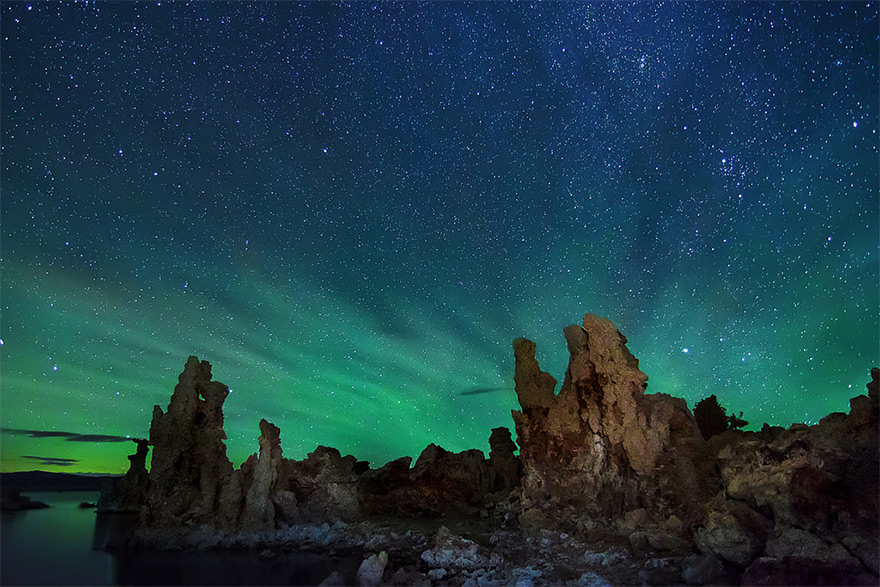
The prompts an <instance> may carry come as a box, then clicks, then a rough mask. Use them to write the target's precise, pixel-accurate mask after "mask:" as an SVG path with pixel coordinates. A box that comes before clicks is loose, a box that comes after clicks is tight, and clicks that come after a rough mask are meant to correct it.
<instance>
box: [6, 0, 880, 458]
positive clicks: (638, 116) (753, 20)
mask: <svg viewBox="0 0 880 587" xmlns="http://www.w3.org/2000/svg"><path fill="white" fill-rule="evenodd" d="M877 7H878V4H877V3H875V2H871V3H864V2H862V3H852V2H846V3H814V2H809V3H797V2H786V3H780V4H772V3H764V2H761V3H751V2H735V3H734V2H731V3H709V2H705V3H701V2H688V3H674V2H673V3H665V4H660V3H649V2H639V3H635V4H625V3H608V4H603V3H582V2H577V3H566V2H553V3H543V4H529V3H459V2H456V3H440V2H431V3H409V2H408V3H366V2H364V3H354V4H335V3H324V2H322V3H310V4H293V3H280V4H270V3H258V4H246V3H238V2H232V3H219V2H198V3H192V4H187V3H182V2H162V3H157V2H152V3H137V2H124V3H123V2H119V3H116V2H106V3H94V2H89V3H36V2H35V3H26V2H16V3H5V4H4V5H3V6H2V21H0V25H2V70H0V82H2V102H0V114H2V202H0V204H2V237H3V240H2V269H3V271H2V324H0V331H2V340H3V345H2V346H0V352H2V361H3V362H2V367H3V383H2V396H0V397H2V408H3V409H2V416H0V417H2V425H3V426H4V427H5V428H11V429H26V430H62V431H69V432H71V433H73V434H106V435H120V436H124V435H133V436H138V435H140V436H144V435H146V432H147V429H148V426H149V419H150V413H151V411H152V406H153V404H156V403H158V404H162V405H163V406H164V405H165V404H167V401H168V397H169V396H170V393H171V390H172V388H173V385H174V383H175V381H176V375H177V373H178V372H179V371H180V370H181V369H182V366H183V364H184V362H185V360H186V358H187V356H188V355H190V354H197V355H199V356H200V358H203V359H207V360H210V361H211V362H212V363H213V364H214V366H215V369H214V372H215V376H216V378H217V379H219V380H221V381H223V382H225V383H227V384H228V385H230V387H232V388H233V394H232V395H231V396H230V399H229V400H228V401H227V405H226V413H227V422H228V425H227V430H228V433H229V436H230V440H229V445H230V452H231V454H232V456H233V458H234V459H236V460H240V459H243V458H244V457H245V456H246V455H247V454H249V453H250V452H253V451H255V450H256V448H257V447H256V441H255V438H256V436H258V434H259V429H258V426H257V423H258V421H259V419H260V418H261V417H265V418H267V419H269V420H270V421H272V422H274V423H276V424H278V425H280V426H281V429H282V443H283V446H284V448H285V450H286V451H287V452H286V454H287V455H288V456H294V457H301V456H303V455H304V454H305V452H307V451H310V450H312V449H314V446H315V445H316V444H317V443H322V444H330V445H334V446H337V447H338V448H340V449H341V450H343V452H353V453H354V454H356V455H357V456H359V457H361V458H368V459H371V460H373V461H374V462H382V461H384V460H388V459H390V458H394V457H397V456H400V455H403V454H415V453H417V452H418V451H420V450H421V449H422V448H423V447H424V446H425V445H426V444H427V443H428V442H437V443H439V444H441V445H443V446H445V447H446V448H449V449H453V450H461V449H464V448H469V447H473V446H477V447H481V448H485V446H484V445H485V444H486V439H487V438H488V435H489V429H490V428H491V427H493V426H500V425H506V426H511V424H512V422H511V421H510V416H509V410H510V409H511V408H515V407H516V402H515V396H514V394H513V391H512V389H507V390H505V389H502V388H505V387H511V388H512V372H513V366H512V350H511V346H510V343H511V340H512V339H513V338H515V337H517V336H526V337H528V338H531V339H533V340H535V341H536V342H537V343H538V354H539V358H540V359H541V360H542V361H543V362H542V365H543V367H544V368H545V370H551V371H552V372H553V373H554V375H556V376H557V378H558V379H560V380H561V379H562V376H563V374H564V368H565V364H566V361H567V355H566V352H565V344H564V340H563V339H562V332H561V330H562V328H563V327H564V326H565V325H567V324H569V323H574V322H579V321H580V319H581V318H582V316H583V314H584V313H585V312H588V311H589V312H594V313H597V314H600V315H603V316H606V317H608V318H610V319H611V320H612V321H614V322H615V324H617V326H618V327H619V328H620V329H621V331H622V332H623V333H624V334H625V335H626V336H627V337H628V338H629V339H630V349H631V350H632V351H633V352H634V354H635V355H636V356H637V357H639V358H640V359H641V367H642V370H644V371H645V372H646V373H647V374H648V375H649V377H650V384H649V388H648V390H649V391H651V392H665V393H670V394H673V395H678V396H682V397H684V398H685V399H687V400H688V403H689V405H691V406H693V404H694V403H695V402H696V401H698V400H699V399H701V398H703V397H706V396H708V395H709V394H712V393H714V394H716V395H717V396H718V397H719V399H720V401H721V403H722V404H723V405H725V406H727V407H728V408H730V409H731V410H733V411H736V412H738V411H740V410H742V411H743V412H744V417H745V418H746V419H748V420H750V421H752V423H753V424H757V425H760V424H761V423H762V422H765V421H767V422H770V423H773V424H782V425H787V424H789V423H791V422H793V421H817V420H818V419H819V418H821V417H822V416H824V415H825V414H827V413H828V412H830V411H835V410H847V409H848V404H847V400H848V398H849V397H851V396H853V395H856V394H858V393H861V392H862V391H863V390H864V384H865V382H866V381H867V380H868V371H869V368H870V367H871V366H872V365H876V364H877V362H878V355H880V350H878V331H880V324H878V308H880V300H878V189H877V188H878V137H877V128H878V124H877V106H878V89H877V88H878V78H877V67H878V35H877V31H878V18H877V15H878V12H877ZM476 389H483V390H485V389H494V390H495V391H487V392H485V393H478V394H468V393H466V392H468V391H473V390H476ZM462 394H464V395H462ZM130 450H131V447H129V446H127V443H124V445H116V444H112V445H111V444H107V443H104V444H102V445H99V446H96V447H93V446H91V445H88V444H87V443H69V442H68V443H65V442H63V441H61V440H59V439H58V438H52V437H49V438H42V439H34V438H30V437H23V436H21V435H15V434H8V435H7V437H5V438H4V442H3V445H2V464H0V468H2V469H3V470H13V469H17V468H28V467H29V466H30V465H28V463H27V461H26V460H23V459H22V457H23V456H51V457H61V458H70V459H78V460H79V462H78V463H77V464H76V465H74V467H77V468H80V469H83V470H116V469H118V468H122V467H124V465H125V464H126V461H125V459H124V458H122V456H121V455H123V454H125V453H126V452H128V451H130ZM120 459H121V461H119V460H120Z"/></svg>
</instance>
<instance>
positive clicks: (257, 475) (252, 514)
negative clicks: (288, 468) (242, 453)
mask: <svg viewBox="0 0 880 587" xmlns="http://www.w3.org/2000/svg"><path fill="white" fill-rule="evenodd" d="M259 443H260V456H259V457H258V458H256V459H254V457H251V459H249V460H248V461H247V462H248V463H249V464H250V467H249V468H250V474H249V475H247V477H248V480H249V483H248V489H247V493H246V495H245V502H244V512H242V520H241V527H242V529H244V530H250V531H255V530H271V529H273V528H274V527H275V505H274V504H273V503H272V490H273V488H274V487H275V481H276V479H278V466H279V465H280V464H281V459H282V456H281V430H280V429H279V428H278V426H275V425H274V424H270V423H269V422H267V421H266V420H260V438H259ZM242 469H244V467H242Z"/></svg>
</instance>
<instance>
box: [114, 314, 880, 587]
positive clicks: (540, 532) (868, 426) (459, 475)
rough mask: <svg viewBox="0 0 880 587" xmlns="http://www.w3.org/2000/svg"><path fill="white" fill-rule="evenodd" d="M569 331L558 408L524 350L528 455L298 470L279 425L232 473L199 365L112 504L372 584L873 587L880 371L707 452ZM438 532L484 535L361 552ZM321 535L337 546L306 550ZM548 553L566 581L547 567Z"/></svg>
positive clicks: (612, 343)
mask: <svg viewBox="0 0 880 587" xmlns="http://www.w3.org/2000/svg"><path fill="white" fill-rule="evenodd" d="M564 334H565V338H566V340H567V342H568V349H569V353H570V359H569V365H568V369H567V371H566V374H565V379H564V381H563V384H562V387H561V389H560V390H559V393H558V394H557V393H556V383H557V382H556V380H555V379H554V378H553V377H552V376H550V375H549V374H548V373H545V372H542V371H541V370H540V366H539V365H538V362H537V360H536V359H535V344H534V343H533V342H531V341H528V340H526V339H517V340H516V341H514V355H515V359H516V370H515V376H514V380H515V383H516V394H517V397H518V399H519V403H520V406H521V409H520V410H518V411H514V412H513V420H514V424H515V428H516V436H517V443H516V444H514V442H513V441H512V440H511V437H510V433H509V432H508V430H507V429H505V428H497V429H494V430H492V434H491V437H490V439H489V442H490V446H491V452H490V454H489V457H488V458H486V457H485V455H484V454H483V453H482V452H481V451H478V450H469V451H464V452H461V453H451V452H448V451H446V450H444V449H442V448H440V447H438V446H435V445H430V446H428V448H426V449H425V450H424V452H422V454H421V455H420V456H419V458H418V459H417V460H416V461H415V464H413V463H412V459H411V458H410V457H403V458H401V459H397V460H394V461H391V462H389V463H387V464H386V465H385V466H383V467H381V468H378V469H371V468H370V467H369V465H368V463H365V462H363V461H358V460H357V459H356V458H355V457H353V456H344V457H343V456H342V455H341V454H340V453H339V451H337V450H336V449H333V448H328V447H320V446H319V447H318V448H317V449H316V450H315V451H314V452H312V453H310V454H309V455H308V457H307V458H306V459H304V460H300V461H296V460H291V459H286V458H284V456H283V453H282V449H281V433H280V430H279V429H278V427H276V426H274V425H273V424H271V423H269V422H267V421H266V420H263V421H261V422H260V436H259V452H258V453H257V454H254V455H252V456H251V457H250V458H248V459H247V461H246V462H245V463H243V464H242V466H241V467H240V468H238V469H236V468H234V467H233V465H232V463H231V462H230V461H229V459H228V457H227V456H226V446H225V444H224V439H225V434H224V432H223V411H222V407H223V403H224V401H225V399H226V397H227V395H228V389H227V388H226V386H225V385H223V384H221V383H218V382H215V381H212V378H211V368H210V365H209V364H208V363H207V362H205V361H199V360H198V359H197V358H195V357H190V359H189V360H188V361H187V364H186V367H185V369H184V372H183V373H182V374H181V376H180V382H179V383H178V385H177V386H176V387H175V390H174V394H173V395H172V398H171V403H170V404H169V406H168V408H167V410H166V411H163V410H162V409H161V408H159V407H158V406H157V407H156V408H155V410H154V413H153V422H152V425H151V427H150V438H149V441H148V442H143V443H141V444H139V445H138V452H137V454H136V455H134V456H133V457H130V458H131V460H132V466H131V470H130V471H129V474H127V475H126V476H125V477H124V478H122V479H120V480H117V481H116V482H115V484H114V486H113V487H108V488H107V491H105V494H104V495H102V500H101V502H100V503H99V509H102V510H103V511H113V510H117V511H136V512H137V513H138V516H139V521H138V532H137V534H136V539H137V540H138V541H140V543H149V544H152V545H154V546H155V545H162V544H170V543H172V542H174V544H178V545H179V544H180V537H181V536H189V541H188V542H185V543H186V544H189V545H201V546H206V545H207V546H211V547H230V546H242V545H248V546H256V545H273V544H274V545H276V546H277V545H283V544H298V545H300V546H304V545H305V546H308V545H309V544H311V545H312V546H313V547H316V548H329V547H330V546H332V545H334V544H335V545H337V546H335V547H334V548H337V547H339V548H346V547H354V546H355V545H359V546H360V548H361V552H364V553H365V554H366V553H368V552H369V556H368V557H367V558H366V559H365V560H364V564H363V565H362V569H361V572H360V573H359V574H358V577H357V580H358V581H359V582H360V583H361V584H365V585H366V584H370V585H375V584H380V583H389V584H431V583H433V584H438V583H439V584H448V583H451V584H463V583H469V584H474V585H483V584H486V585H489V584H509V583H510V582H514V583H522V584H529V583H533V584H534V583H548V582H554V583H567V584H580V585H587V584H591V585H599V584H604V582H606V579H605V578H603V577H610V578H611V580H613V581H614V582H615V583H621V584H630V583H641V584H668V583H681V582H684V583H687V584H689V585H703V584H736V583H738V582H742V583H744V584H752V585H771V584H853V585H859V584H867V585H876V584H877V583H878V577H880V564H878V561H880V541H878V528H880V514H878V511H880V503H878V499H880V498H878V496H880V470H878V469H880V460H878V453H880V449H878V410H880V400H878V378H880V371H878V370H877V369H873V370H872V372H871V375H872V378H873V380H872V382H871V383H869V384H868V395H863V396H858V397H856V398H854V399H853V400H851V402H850V405H851V409H850V412H849V414H842V413H841V414H831V415H830V416H828V417H826V418H824V419H823V420H822V421H821V422H820V423H819V424H817V425H815V426H806V425H801V424H796V425H793V426H791V427H790V428H788V429H787V430H784V429H782V428H770V427H767V426H765V427H764V429H763V430H761V431H760V432H743V431H736V430H731V431H728V432H725V433H723V434H721V435H718V436H714V437H711V438H709V439H708V440H706V439H704V438H703V436H702V434H701V433H700V430H699V428H698V426H697V424H696V421H695V420H694V416H693V414H692V413H691V411H690V410H689V409H688V407H687V405H686V403H685V402H684V400H682V399H679V398H674V397H671V396H668V395H665V394H645V389H646V386H647V379H648V378H647V376H646V375H645V374H644V373H643V372H642V371H641V370H639V365H638V360H637V359H636V358H635V357H633V356H632V354H631V353H630V352H629V350H628V349H627V347H626V339H625V338H624V337H623V335H621V334H620V332H619V331H618V330H617V328H616V327H615V326H614V325H613V324H612V323H611V322H610V321H608V320H606V319H603V318H600V317H597V316H594V315H592V314H587V315H586V316H585V318H584V321H583V324H582V325H572V326H569V327H567V328H566V329H565V330H564ZM148 444H149V445H150V446H152V451H153V455H152V465H151V469H150V471H149V473H147V472H146V466H145V463H146V456H147V450H148ZM517 444H518V446H519V455H518V456H517V455H516V454H515V451H516V448H517ZM440 517H443V519H444V520H445V519H465V520H470V521H471V522H470V523H471V526H470V528H471V535H470V538H464V537H463V536H459V535H455V534H452V533H451V532H450V531H449V530H448V529H446V528H440V529H439V530H438V531H437V532H436V535H435V536H434V539H433V543H429V542H428V541H427V539H425V538H424V536H421V535H418V536H420V538H418V539H416V538H413V537H414V536H416V534H413V533H412V532H410V531H406V532H405V531H404V530H403V529H402V527H398V528H397V530H396V531H394V532H391V533H390V535H392V536H395V537H396V539H389V540H388V541H387V542H382V540H379V539H375V536H376V533H375V532H373V536H374V538H364V536H365V534H364V532H366V535H369V534H370V532H367V531H364V530H363V529H364V528H366V527H369V524H370V523H377V521H378V522H381V521H383V520H384V521H388V520H400V519H410V520H413V519H414V518H421V519H422V520H425V519H439V518H440ZM403 524H404V526H405V525H406V523H405V522H404V523H403ZM414 525H415V524H414ZM316 529H326V530H327V531H326V532H323V530H321V531H319V532H318V533H319V534H320V535H322V536H331V538H327V539H326V540H325V541H323V542H321V541H319V542H317V543H315V542H314V541H310V540H311V539H310V538H308V537H309V536H312V535H313V534H314V533H315V532H316V531H318V530H316ZM356 529H357V530H356ZM478 535H479V536H482V537H483V540H482V542H480V541H479V540H477V536H478ZM172 536H174V537H175V538H173V539H172ZM361 539H363V541H366V542H363V541H361V542H359V540H361ZM471 539H473V540H471ZM542 541H543V542H542ZM548 541H549V542H548ZM478 542H479V543H478ZM544 543H546V544H544ZM587 544H588V545H591V546H593V547H595V546H596V545H602V547H603V548H602V549H600V550H599V551H595V550H590V549H589V548H587V547H585V546H584V545H587ZM340 545H341V546H340ZM585 552H586V554H584V553H585ZM536 553H537V554H536ZM536 557H537V558H536ZM551 558H552V559H554V560H556V561H557V566H559V567H560V568H555V569H554V568H552V567H547V566H546V564H545V566H542V564H543V563H542V562H541V560H542V559H543V560H544V563H546V562H547V560H548V559H551ZM560 561H561V562H560ZM338 579H339V578H338V577H337V578H335V579H334V578H333V577H329V578H328V584H331V583H333V581H334V580H338Z"/></svg>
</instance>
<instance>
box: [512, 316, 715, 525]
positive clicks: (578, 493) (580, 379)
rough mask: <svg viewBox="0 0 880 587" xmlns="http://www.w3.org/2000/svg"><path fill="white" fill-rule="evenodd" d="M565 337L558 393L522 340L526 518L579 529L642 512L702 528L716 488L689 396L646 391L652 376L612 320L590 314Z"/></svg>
mask: <svg viewBox="0 0 880 587" xmlns="http://www.w3.org/2000/svg"><path fill="white" fill-rule="evenodd" d="M564 333H565V339H566V341H567V343H568V350H569V354H570V358H569V364H568V369H567V371H566V373H565V380H564V382H563V384H562V388H561V389H560V391H559V394H558V395H557V394H555V393H554V390H555V387H556V380H555V379H554V378H553V377H552V376H551V375H550V374H548V373H544V372H542V371H541V370H540V367H539V365H538V362H537V360H536V359H535V343H533V342H531V341H529V340H526V339H522V338H520V339H517V340H515V341H514V343H513V348H514V355H515V358H516V371H515V375H514V381H515V383H516V393H517V396H518V398H519V403H520V406H522V409H521V410H520V411H514V412H513V419H514V422H515V424H516V433H517V441H518V443H519V446H520V460H521V462H522V467H523V480H522V516H521V517H522V518H523V521H524V522H525V523H527V524H529V523H533V524H536V525H542V524H545V523H547V522H548V521H549V520H550V519H554V520H557V522H558V521H563V522H564V521H565V519H566V518H565V516H563V518H560V516H559V513H560V512H561V511H562V512H571V514H572V515H570V516H568V519H569V521H571V522H572V523H574V522H576V521H577V520H582V519H591V520H594V521H608V522H611V521H614V520H616V519H619V518H623V517H624V516H625V514H626V513H627V512H635V511H638V512H639V514H638V515H639V516H643V515H646V516H647V519H649V520H651V521H662V520H665V519H667V518H668V517H669V516H671V515H673V514H675V515H676V516H678V517H679V518H680V519H683V520H684V521H686V522H690V523H693V522H696V521H697V520H698V519H699V517H700V509H699V505H698V504H699V502H701V501H703V499H702V498H708V497H709V496H711V495H712V494H714V493H715V491H716V490H717V488H716V483H715V480H714V479H713V476H712V474H711V471H710V470H709V469H708V468H707V467H706V465H705V463H706V461H707V460H708V459H707V458H706V445H705V442H704V441H703V439H702V437H701V436H700V432H699V429H698V428H697V425H696V422H695V421H694V418H693V415H692V414H691V412H690V411H689V410H688V408H687V405H686V404H685V402H684V400H682V399H679V398H673V397H670V396H668V395H665V394H656V395H645V393H644V390H645V388H646V387H647V381H648V377H647V375H645V374H644V373H642V371H640V370H639V363H638V360H637V359H636V358H635V357H633V355H632V354H631V353H630V352H629V350H628V349H627V348H626V338H625V337H624V336H623V335H622V334H620V332H619V331H618V330H617V328H615V326H614V325H613V324H612V323H611V322H610V321H608V320H606V319H604V318H600V317H598V316H595V315H593V314H587V315H586V316H585V317H584V321H583V326H578V325H572V326H568V327H567V328H565V330H564Z"/></svg>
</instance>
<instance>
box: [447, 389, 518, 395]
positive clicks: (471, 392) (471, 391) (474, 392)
mask: <svg viewBox="0 0 880 587" xmlns="http://www.w3.org/2000/svg"><path fill="white" fill-rule="evenodd" d="M512 389H513V388H512V387H477V388H476V389H469V390H467V391H459V392H458V395H479V394H482V393H494V392H496V391H509V390H512Z"/></svg>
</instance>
